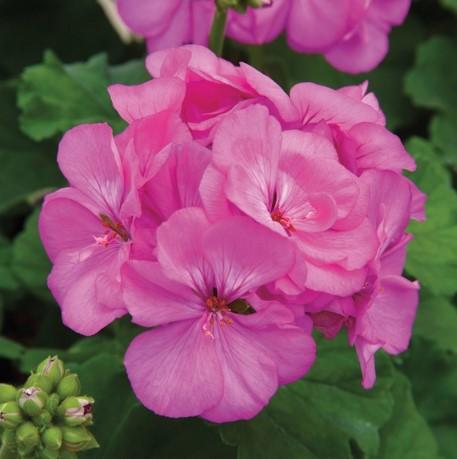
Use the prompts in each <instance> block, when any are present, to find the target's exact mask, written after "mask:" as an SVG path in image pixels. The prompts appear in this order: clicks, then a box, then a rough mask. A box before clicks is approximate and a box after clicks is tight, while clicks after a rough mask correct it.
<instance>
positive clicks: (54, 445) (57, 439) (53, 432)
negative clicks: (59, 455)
mask: <svg viewBox="0 0 457 459" xmlns="http://www.w3.org/2000/svg"><path fill="white" fill-rule="evenodd" d="M41 440H42V442H43V445H44V446H45V447H46V448H47V449H50V450H53V451H54V450H59V449H60V448H61V447H62V441H63V433H62V430H61V429H60V428H59V427H55V426H54V427H49V428H48V429H46V430H45V431H44V432H43V433H42V435H41Z"/></svg>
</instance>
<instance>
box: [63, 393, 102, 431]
mask: <svg viewBox="0 0 457 459" xmlns="http://www.w3.org/2000/svg"><path fill="white" fill-rule="evenodd" d="M93 406H94V399H93V398H92V397H86V396H81V397H68V398H66V399H65V400H64V401H63V402H62V403H61V404H60V406H59V408H57V414H58V415H59V416H60V417H61V418H62V419H63V422H64V423H65V424H66V425H67V426H69V427H76V426H81V425H89V424H92V418H93V416H92V409H93Z"/></svg>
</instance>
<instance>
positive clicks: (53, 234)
mask: <svg viewBox="0 0 457 459" xmlns="http://www.w3.org/2000/svg"><path fill="white" fill-rule="evenodd" d="M58 196H59V192H56V193H53V194H51V195H48V196H47V199H46V201H45V203H44V205H43V209H42V210H41V214H40V220H39V230H40V237H41V240H42V242H43V245H44V247H45V249H46V252H47V254H48V255H49V258H50V259H51V260H52V261H54V260H55V258H56V257H57V255H58V254H59V253H60V252H61V251H63V250H69V249H72V250H77V249H84V248H86V247H88V246H91V245H93V244H94V242H95V240H94V237H95V236H100V235H102V234H103V232H104V231H105V228H104V227H103V225H102V223H101V221H100V218H97V217H96V216H95V215H94V214H93V213H92V212H90V211H89V210H87V209H86V208H85V207H83V206H82V205H81V204H79V203H78V202H75V201H73V200H70V199H66V198H59V197H58Z"/></svg>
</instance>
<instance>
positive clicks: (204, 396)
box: [124, 320, 224, 418]
mask: <svg viewBox="0 0 457 459" xmlns="http://www.w3.org/2000/svg"><path fill="white" fill-rule="evenodd" d="M124 362H125V366H126V368H127V374H128V377H129V379H130V383H131V384H132V388H133V391H134V392H135V394H136V396H137V397H138V398H139V400H140V401H141V403H143V405H145V406H146V407H147V408H149V409H150V410H152V411H154V412H155V413H157V414H160V415H162V416H169V417H173V418H178V417H188V416H199V415H201V414H202V413H203V412H205V410H207V409H209V408H211V407H213V406H215V405H217V403H219V400H220V399H221V397H222V393H223V388H224V383H223V375H222V372H221V367H220V363H219V361H218V356H217V351H216V346H215V341H214V340H212V339H211V338H209V337H208V336H205V335H204V333H202V323H201V321H198V320H186V321H182V322H177V323H173V324H170V325H164V326H162V327H159V328H156V329H154V330H151V331H148V332H145V333H142V334H141V335H139V336H137V337H136V338H135V339H134V340H133V341H132V342H131V344H130V346H129V348H128V349H127V353H126V355H125V360H124Z"/></svg>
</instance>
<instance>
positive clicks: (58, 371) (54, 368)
mask: <svg viewBox="0 0 457 459" xmlns="http://www.w3.org/2000/svg"><path fill="white" fill-rule="evenodd" d="M36 372H37V373H38V374H41V375H45V376H47V377H49V379H50V380H51V382H52V385H53V386H55V385H57V384H58V383H59V382H60V380H61V379H62V378H63V377H64V375H65V368H64V366H63V362H62V360H60V359H59V358H58V357H57V356H54V357H51V356H49V357H48V358H47V359H45V360H43V361H42V362H41V363H40V364H39V365H38V367H37V371H36Z"/></svg>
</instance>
